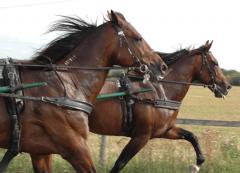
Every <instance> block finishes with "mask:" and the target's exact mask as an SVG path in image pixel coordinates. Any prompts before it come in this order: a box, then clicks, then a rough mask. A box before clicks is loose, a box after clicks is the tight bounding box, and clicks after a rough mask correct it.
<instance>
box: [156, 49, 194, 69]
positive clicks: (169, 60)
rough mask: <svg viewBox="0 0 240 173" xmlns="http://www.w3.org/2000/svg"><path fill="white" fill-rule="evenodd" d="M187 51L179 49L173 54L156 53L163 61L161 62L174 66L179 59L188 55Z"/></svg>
mask: <svg viewBox="0 0 240 173" xmlns="http://www.w3.org/2000/svg"><path fill="white" fill-rule="evenodd" d="M189 52H190V51H189V50H187V49H181V50H178V51H176V52H173V53H163V52H156V53H157V54H159V56H160V57H161V58H162V59H163V61H164V62H165V63H166V64H167V65H168V66H170V65H172V64H174V63H175V62H176V61H178V60H179V59H180V58H181V57H184V56H186V55H188V54H189Z"/></svg>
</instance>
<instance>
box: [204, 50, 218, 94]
mask: <svg viewBox="0 0 240 173" xmlns="http://www.w3.org/2000/svg"><path fill="white" fill-rule="evenodd" d="M210 53H211V52H209V51H208V52H203V53H201V57H202V66H201V68H200V74H201V73H202V71H203V68H204V67H206V68H207V70H208V71H209V75H210V84H209V86H208V87H209V88H210V89H212V91H213V92H214V91H215V90H216V89H217V82H216V76H217V74H216V72H215V70H214V66H215V65H214V66H213V67H212V66H211V65H210V62H209V60H208V58H207V56H208V55H209V54H210Z"/></svg>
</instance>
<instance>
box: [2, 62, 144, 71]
mask: <svg viewBox="0 0 240 173" xmlns="http://www.w3.org/2000/svg"><path fill="white" fill-rule="evenodd" d="M11 65H13V66H16V67H30V68H47V69H49V70H55V71H68V70H69V69H74V70H103V71H104V70H111V69H127V70H130V71H131V70H136V69H138V70H139V71H141V68H142V67H119V66H115V67H91V66H89V67H80V66H66V65H54V64H48V65H40V64H21V63H13V64H11ZM0 66H9V65H8V64H4V63H0Z"/></svg>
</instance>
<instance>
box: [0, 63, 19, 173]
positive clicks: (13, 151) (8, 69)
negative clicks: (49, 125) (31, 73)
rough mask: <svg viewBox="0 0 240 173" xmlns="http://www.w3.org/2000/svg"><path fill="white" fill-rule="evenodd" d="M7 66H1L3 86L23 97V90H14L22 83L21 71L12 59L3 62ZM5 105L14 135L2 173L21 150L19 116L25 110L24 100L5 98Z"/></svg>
mask: <svg viewBox="0 0 240 173" xmlns="http://www.w3.org/2000/svg"><path fill="white" fill-rule="evenodd" d="M3 61H4V63H5V64H6V66H1V70H0V71H1V72H2V73H1V74H2V75H1V77H2V78H1V85H5V86H9V87H10V88H11V89H10V93H13V94H17V95H22V94H23V92H22V91H21V90H18V91H16V90H15V89H14V88H16V87H17V86H19V84H20V83H21V80H20V75H19V70H18V68H15V66H13V65H11V63H12V59H4V60H1V62H3ZM4 99H5V104H6V108H7V112H8V115H9V118H10V123H11V128H12V133H11V140H10V147H9V148H8V150H7V152H6V153H5V155H4V157H3V159H2V160H1V162H0V172H3V171H4V169H5V168H6V167H7V165H8V163H9V162H10V161H11V159H12V158H13V157H15V156H16V155H17V154H18V153H19V150H20V137H21V125H20V123H19V122H20V117H19V114H20V112H21V111H22V108H23V100H21V99H18V98H10V97H9V98H8V97H6V98H4Z"/></svg>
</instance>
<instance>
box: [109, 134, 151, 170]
mask: <svg viewBox="0 0 240 173" xmlns="http://www.w3.org/2000/svg"><path fill="white" fill-rule="evenodd" d="M148 140H149V136H148V135H145V136H138V137H132V138H131V139H130V141H129V142H128V144H127V145H126V146H125V147H124V149H123V150H122V152H121V154H120V156H119V157H118V159H117V161H116V162H115V164H114V167H113V168H112V170H111V171H110V173H117V172H119V171H120V170H121V169H123V168H124V166H125V165H126V164H127V163H128V161H129V160H131V159H132V158H133V157H134V156H135V155H136V154H137V153H138V152H139V151H140V150H141V149H142V148H143V147H144V146H145V145H146V144H147V142H148Z"/></svg>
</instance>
